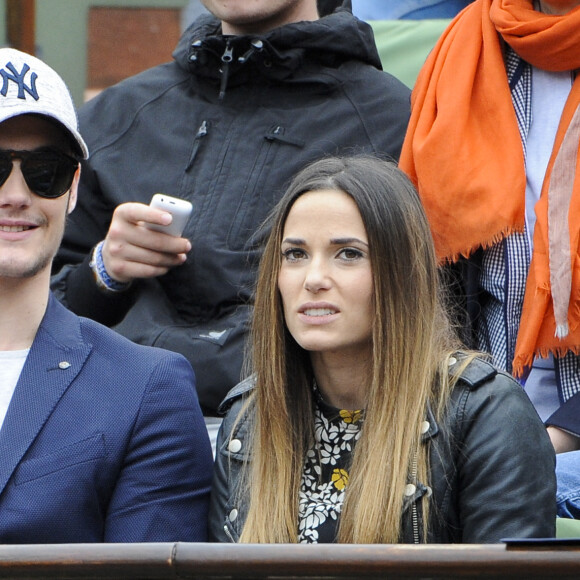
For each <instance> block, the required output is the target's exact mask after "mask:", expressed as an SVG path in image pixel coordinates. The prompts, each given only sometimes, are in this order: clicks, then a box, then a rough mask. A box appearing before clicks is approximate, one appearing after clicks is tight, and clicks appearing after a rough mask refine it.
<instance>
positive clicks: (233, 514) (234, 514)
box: [228, 508, 238, 522]
mask: <svg viewBox="0 0 580 580" xmlns="http://www.w3.org/2000/svg"><path fill="white" fill-rule="evenodd" d="M237 517H238V510H237V509H235V508H234V509H233V510H232V511H231V512H230V514H229V515H228V519H229V520H230V522H234V521H236V518H237Z"/></svg>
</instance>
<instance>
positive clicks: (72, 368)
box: [0, 296, 92, 493]
mask: <svg viewBox="0 0 580 580" xmlns="http://www.w3.org/2000/svg"><path fill="white" fill-rule="evenodd" d="M91 348H92V347H91V345H90V344H88V343H85V342H84V341H83V338H82V335H81V332H80V324H79V319H78V317H77V316H76V315H74V314H73V313H72V312H69V311H68V310H66V309H65V308H64V306H62V305H61V304H60V303H58V301H57V300H56V299H55V298H54V297H53V296H51V298H50V300H49V304H48V307H47V310H46V313H45V316H44V318H43V321H42V323H41V325H40V327H39V329H38V332H37V334H36V337H35V339H34V342H33V344H32V347H31V348H30V352H29V354H28V357H27V359H26V362H25V364H24V367H23V369H22V373H21V375H20V378H19V380H18V383H17V385H16V389H15V390H14V395H13V396H12V400H11V401H10V405H9V407H8V412H7V413H6V418H5V419H4V423H3V425H2V428H1V429H0V493H2V491H3V490H4V487H5V486H6V483H7V482H8V480H9V479H10V476H11V475H12V473H13V472H14V470H15V469H16V467H17V466H18V464H19V463H20V461H21V460H22V458H23V456H24V455H25V453H26V451H27V450H28V448H29V447H30V446H31V445H32V443H33V442H34V440H35V438H36V436H37V435H38V433H39V432H40V430H41V429H42V427H43V425H44V424H45V422H46V420H47V419H48V417H49V416H50V414H51V413H52V411H53V409H54V408H55V406H56V405H57V404H58V401H59V400H60V398H61V397H62V395H63V394H64V393H65V391H66V390H67V388H68V387H69V385H70V384H71V382H72V381H73V380H74V379H75V377H76V376H77V375H78V373H79V372H80V370H81V369H82V367H83V365H84V363H85V361H86V359H87V357H88V355H89V353H90V351H91Z"/></svg>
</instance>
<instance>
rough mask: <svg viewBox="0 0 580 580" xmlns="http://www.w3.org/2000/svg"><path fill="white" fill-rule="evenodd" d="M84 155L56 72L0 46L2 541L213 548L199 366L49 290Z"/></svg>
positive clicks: (70, 105) (207, 448)
mask: <svg viewBox="0 0 580 580" xmlns="http://www.w3.org/2000/svg"><path fill="white" fill-rule="evenodd" d="M87 156H88V150H87V147H86V145H85V143H84V141H83V139H82V137H81V136H80V134H79V133H78V130H77V119H76V112H75V109H74V105H73V102H72V100H71V97H70V94H69V91H68V89H67V87H66V86H65V84H64V82H63V81H62V79H61V78H60V77H59V76H58V74H57V73H56V72H55V71H54V70H52V69H51V68H50V67H48V66H47V65H46V64H45V63H43V62H41V61H40V60H38V59H36V58H34V57H32V56H30V55H28V54H25V53H22V52H19V51H17V50H14V49H9V48H4V49H0V450H1V454H2V461H0V543H3V544H6V543H27V544H36V543H71V542H149V541H204V540H205V539H206V520H207V505H208V500H209V486H210V476H211V467H212V457H211V450H210V446H209V441H208V437H207V432H206V429H205V426H204V422H203V418H202V415H201V411H200V407H199V404H198V400H197V395H196V392H195V379H194V374H193V372H192V369H191V366H190V365H189V363H188V362H187V361H186V360H185V359H184V358H183V357H182V356H180V355H176V354H173V353H170V352H168V351H164V350H161V349H156V348H150V347H143V346H138V345H136V344H133V343H132V342H130V341H128V340H126V339H125V338H123V337H121V336H119V335H118V334H117V333H115V332H113V331H111V330H109V329H107V328H106V327H104V326H101V325H100V324H98V323H95V322H93V321H90V320H87V319H84V318H80V317H78V316H76V315H74V314H72V313H71V312H70V311H68V310H67V309H65V308H64V307H63V306H62V305H61V304H60V303H59V302H58V301H57V300H56V299H55V298H54V297H53V296H52V295H51V293H50V290H49V282H50V270H51V264H52V260H53V258H54V255H55V254H56V251H57V249H58V246H59V244H60V241H61V239H62V235H63V231H64V225H65V220H66V217H67V215H68V214H69V213H70V212H71V211H72V210H73V209H74V206H75V203H76V199H77V187H78V180H79V175H80V166H79V160H80V159H81V158H86V157H87Z"/></svg>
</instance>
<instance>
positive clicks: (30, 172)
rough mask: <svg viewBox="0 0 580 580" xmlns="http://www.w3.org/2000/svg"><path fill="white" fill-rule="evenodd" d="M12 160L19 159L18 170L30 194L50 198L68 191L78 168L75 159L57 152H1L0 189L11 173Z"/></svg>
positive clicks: (46, 150) (7, 150) (47, 149)
mask: <svg viewBox="0 0 580 580" xmlns="http://www.w3.org/2000/svg"><path fill="white" fill-rule="evenodd" d="M13 159H20V171H21V172H22V176H23V177H24V181H26V185H27V186H28V188H29V189H30V191H32V193H35V194H36V195H38V196H40V197H46V198H49V199H55V198H57V197H60V196H61V195H64V194H65V193H66V192H67V191H68V190H69V189H70V186H71V185H72V182H73V179H74V176H75V171H76V170H77V168H78V166H79V162H78V160H77V159H75V158H74V157H71V156H70V155H67V154H66V153H63V152H62V151H59V150H57V149H51V148H46V149H45V148H41V149H35V150H34V151H12V150H10V149H0V187H2V186H3V185H4V183H5V182H6V180H7V179H8V177H9V176H10V173H12V167H13V164H12V160H13Z"/></svg>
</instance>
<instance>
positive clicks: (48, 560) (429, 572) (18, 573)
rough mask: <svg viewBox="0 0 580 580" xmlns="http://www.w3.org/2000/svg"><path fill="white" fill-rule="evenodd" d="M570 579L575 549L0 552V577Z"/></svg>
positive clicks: (79, 547)
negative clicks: (477, 577)
mask: <svg viewBox="0 0 580 580" xmlns="http://www.w3.org/2000/svg"><path fill="white" fill-rule="evenodd" d="M476 576H479V577H482V578H486V579H487V578H502V579H508V580H516V579H520V578H521V579H523V578H525V579H533V578H538V579H540V578H541V579H549V578H557V579H558V580H566V579H572V578H573V579H575V580H576V579H578V578H579V577H580V545H579V544H578V543H576V542H568V543H566V542H561V543H550V544H535V545H534V544H525V545H518V546H511V545H508V546H506V545H503V544H494V545H485V546H484V545H427V546H409V545H372V546H371V545H336V544H335V545H328V544H325V545H318V546H312V545H310V546H306V545H229V544H190V543H175V544H172V543H156V544H61V545H13V546H8V545H3V546H0V578H20V579H22V578H28V579H31V578H48V579H52V578H59V579H72V578H75V579H78V578H85V579H89V578H93V579H94V578H113V579H117V578H123V579H130V578H140V579H143V580H147V579H162V578H196V579H199V580H202V579H225V578H232V579H234V578H235V579H241V578H246V579H247V578H287V579H288V578H301V579H306V578H310V579H314V578H316V579H318V580H320V579H328V580H330V579H338V578H340V579H344V578H353V579H354V578H357V579H358V578H389V579H398V578H425V579H426V578H448V579H453V578H474V577H476Z"/></svg>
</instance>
